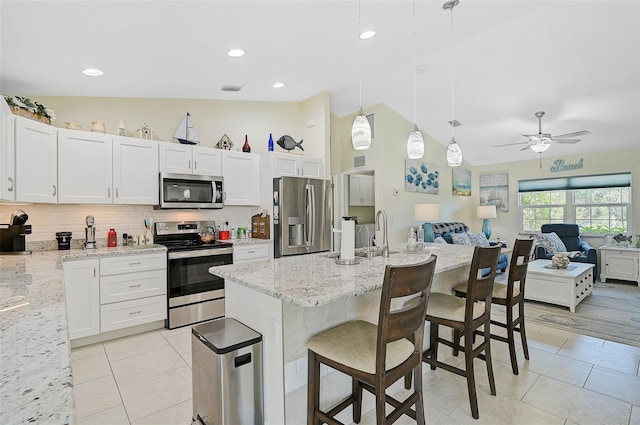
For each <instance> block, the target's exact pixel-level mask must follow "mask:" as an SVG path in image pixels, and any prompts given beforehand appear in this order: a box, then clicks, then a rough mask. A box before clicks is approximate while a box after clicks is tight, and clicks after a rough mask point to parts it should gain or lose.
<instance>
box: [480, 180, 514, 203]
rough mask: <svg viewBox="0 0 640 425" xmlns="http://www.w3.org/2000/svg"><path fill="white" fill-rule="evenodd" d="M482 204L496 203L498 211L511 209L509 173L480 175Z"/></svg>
mask: <svg viewBox="0 0 640 425" xmlns="http://www.w3.org/2000/svg"><path fill="white" fill-rule="evenodd" d="M480 205H495V206H496V210H497V211H498V212H508V211H509V174H508V173H500V174H481V175H480Z"/></svg>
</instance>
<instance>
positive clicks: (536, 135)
mask: <svg viewBox="0 0 640 425" xmlns="http://www.w3.org/2000/svg"><path fill="white" fill-rule="evenodd" d="M538 136H539V134H523V135H522V137H538Z"/></svg>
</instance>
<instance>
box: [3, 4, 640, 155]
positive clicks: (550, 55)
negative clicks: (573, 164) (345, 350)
mask: <svg viewBox="0 0 640 425" xmlns="http://www.w3.org/2000/svg"><path fill="white" fill-rule="evenodd" d="M442 4H443V2H442V1H431V0H416V13H415V18H416V22H417V26H416V30H415V36H414V27H413V2H412V1H405V0H390V1H382V0H361V3H360V14H361V25H360V27H361V28H362V29H374V30H375V31H376V36H375V37H373V38H371V39H369V40H362V41H360V40H359V38H358V34H359V33H360V31H359V27H358V2H357V1H354V0H317V1H303V0H299V1H295V0H289V1H270V0H263V1H242V0H235V1H146V0H142V1H57V0H52V1H11V0H1V1H0V24H1V29H0V37H1V39H0V48H1V52H0V92H2V93H3V94H16V95H24V96H29V95H32V96H37V95H47V96H92V97H93V96H115V97H156V98H194V99H237V100H261V101H300V100H303V99H306V98H309V97H311V96H313V95H315V94H317V93H319V92H323V91H328V92H330V94H331V110H332V112H333V113H335V114H337V115H338V116H343V115H347V114H351V113H354V112H356V111H357V110H358V109H359V90H358V87H359V84H358V83H359V75H360V71H359V69H360V68H359V60H358V46H359V43H360V46H361V48H362V50H361V54H362V104H363V106H364V107H365V108H366V107H368V106H371V105H375V104H378V103H385V104H387V105H389V106H390V107H391V108H393V109H395V110H396V111H398V112H399V113H400V114H402V115H403V116H405V117H406V118H407V119H408V120H409V121H414V96H413V94H414V90H413V83H414V75H415V80H416V87H417V90H416V92H417V99H416V112H417V124H418V126H419V128H420V129H421V130H422V131H423V132H425V133H428V134H429V135H431V136H432V137H434V138H435V139H436V140H437V141H438V142H439V143H442V144H443V145H446V144H447V143H448V142H449V139H450V138H451V127H450V125H449V124H448V121H449V120H451V117H452V90H451V89H452V86H451V76H452V75H453V76H454V86H453V87H454V93H453V99H454V108H453V109H454V115H455V118H456V119H457V120H458V121H460V122H462V124H463V126H462V127H458V128H457V129H456V132H455V135H456V140H457V141H458V143H459V144H460V146H461V147H462V149H463V153H464V158H465V160H466V161H468V162H469V163H471V164H473V165H482V164H493V163H501V162H510V161H513V160H526V159H535V158H537V154H535V153H534V152H531V151H530V150H527V151H524V152H521V151H520V148H521V147H522V145H516V146H509V147H503V148H494V147H493V146H494V145H497V144H505V143H515V142H522V141H525V139H524V138H523V137H522V135H523V134H532V133H534V134H535V133H537V132H538V122H537V119H536V117H535V116H534V113H535V112H536V111H545V112H546V115H545V117H544V118H543V121H542V130H543V132H548V133H551V134H563V133H569V132H574V131H578V130H588V131H590V134H588V135H585V136H581V139H582V141H581V142H579V143H578V144H577V145H554V146H552V147H551V148H550V149H549V150H548V151H547V152H546V153H545V154H544V155H546V156H560V155H568V154H573V153H575V152H576V151H578V149H579V152H585V153H586V152H599V151H605V150H612V149H620V148H624V147H637V146H638V145H639V142H640V140H639V137H638V135H639V134H640V1H635V0H632V1H615V0H613V1H604V0H603V1H559V0H551V1H528V0H521V1H515V0H514V1H484V0H460V4H459V5H458V6H457V7H456V8H455V9H454V11H453V19H451V18H452V16H451V14H450V12H449V11H446V10H443V8H442ZM452 40H453V44H452ZM414 45H415V51H416V59H415V62H416V66H421V65H422V67H420V69H421V71H422V72H416V71H415V70H416V68H414V61H413V50H414ZM232 48H242V49H243V50H245V51H246V55H245V56H243V57H241V58H231V57H229V56H227V54H226V53H227V51H228V50H229V49H232ZM452 52H453V54H452ZM452 65H453V73H452ZM86 67H97V68H100V69H102V70H103V71H104V75H103V76H102V77H97V78H92V77H87V76H84V75H82V74H81V71H82V69H84V68H86ZM276 81H281V82H283V83H285V86H284V87H282V88H279V89H275V88H273V87H272V85H273V84H274V83H275V82H276ZM224 85H238V86H242V89H241V90H240V91H239V92H225V91H221V87H222V86H224ZM385 142H388V143H398V146H399V148H402V149H404V143H405V140H397V141H385Z"/></svg>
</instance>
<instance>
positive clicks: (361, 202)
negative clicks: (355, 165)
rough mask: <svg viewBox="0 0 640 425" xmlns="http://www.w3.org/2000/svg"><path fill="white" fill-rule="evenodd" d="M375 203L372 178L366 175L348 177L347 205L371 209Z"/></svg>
mask: <svg viewBox="0 0 640 425" xmlns="http://www.w3.org/2000/svg"><path fill="white" fill-rule="evenodd" d="M375 203H376V197H375V184H374V177H373V176H369V175H366V174H351V175H350V176H349V205H350V206H363V207H373V206H375Z"/></svg>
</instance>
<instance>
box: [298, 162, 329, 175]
mask: <svg viewBox="0 0 640 425" xmlns="http://www.w3.org/2000/svg"><path fill="white" fill-rule="evenodd" d="M300 160H301V162H302V171H301V174H302V175H303V176H305V177H311V178H314V179H323V178H324V164H323V163H322V160H321V159H320V158H307V157H302V158H301V159H300Z"/></svg>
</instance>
